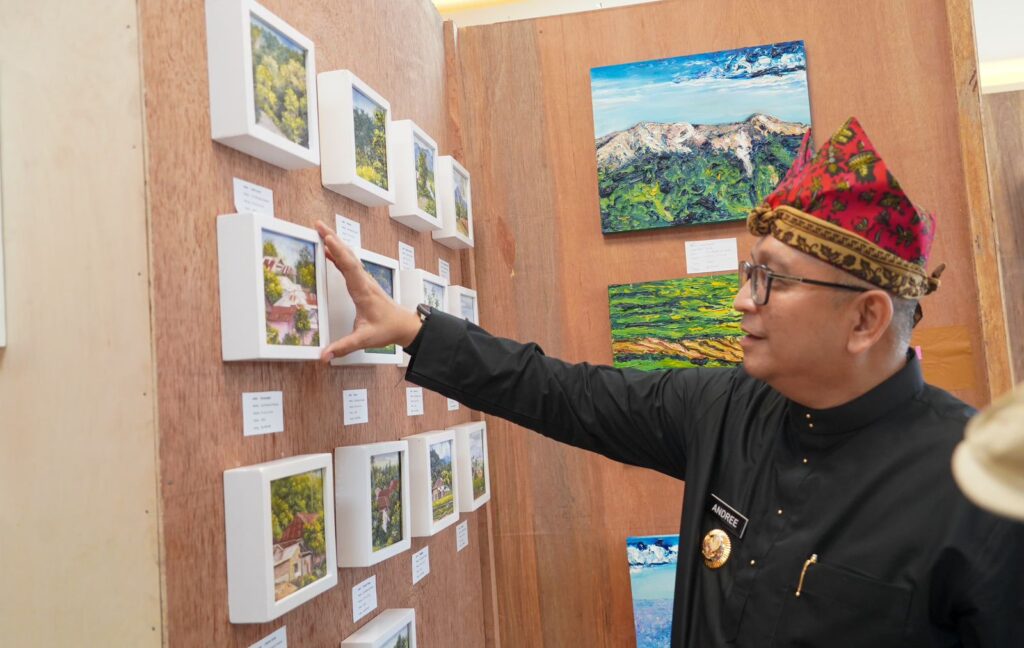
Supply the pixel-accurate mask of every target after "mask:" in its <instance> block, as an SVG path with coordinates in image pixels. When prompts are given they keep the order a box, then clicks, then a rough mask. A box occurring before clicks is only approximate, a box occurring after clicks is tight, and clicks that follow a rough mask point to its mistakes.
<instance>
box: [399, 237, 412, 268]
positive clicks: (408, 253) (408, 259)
mask: <svg viewBox="0 0 1024 648" xmlns="http://www.w3.org/2000/svg"><path fill="white" fill-rule="evenodd" d="M398 268H399V269H400V270H414V269H415V268H416V248H414V247H413V246H411V245H406V244H405V243H401V242H400V243H399V244H398Z"/></svg>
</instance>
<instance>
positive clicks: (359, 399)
mask: <svg viewBox="0 0 1024 648" xmlns="http://www.w3.org/2000/svg"><path fill="white" fill-rule="evenodd" d="M341 397H342V400H344V402H345V425H359V424H360V423H369V422H370V408H369V407H368V405H367V401H366V390H365V389H345V390H343V391H342V392H341Z"/></svg>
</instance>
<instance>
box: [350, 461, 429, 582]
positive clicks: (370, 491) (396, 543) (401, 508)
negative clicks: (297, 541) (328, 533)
mask: <svg viewBox="0 0 1024 648" xmlns="http://www.w3.org/2000/svg"><path fill="white" fill-rule="evenodd" d="M334 474H335V475H337V476H338V477H337V479H336V480H335V485H334V487H335V490H334V501H335V506H336V513H337V517H338V519H340V520H344V521H345V523H344V524H340V525H338V529H337V536H338V538H337V539H338V565H339V566H341V567H369V566H370V565H375V564H377V563H379V562H381V561H383V560H387V559H388V558H390V557H392V556H394V555H397V554H400V553H402V552H403V551H406V550H407V549H408V548H409V546H410V544H411V537H412V533H411V528H410V527H411V522H410V518H409V444H408V443H407V442H405V441H388V442H384V443H370V444H366V445H356V446H344V447H341V448H335V450H334Z"/></svg>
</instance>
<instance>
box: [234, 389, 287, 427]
mask: <svg viewBox="0 0 1024 648" xmlns="http://www.w3.org/2000/svg"><path fill="white" fill-rule="evenodd" d="M275 432H284V393H283V392H279V391H269V392H244V393H243V394H242V435H243V436H257V435H260V434H273V433H275Z"/></svg>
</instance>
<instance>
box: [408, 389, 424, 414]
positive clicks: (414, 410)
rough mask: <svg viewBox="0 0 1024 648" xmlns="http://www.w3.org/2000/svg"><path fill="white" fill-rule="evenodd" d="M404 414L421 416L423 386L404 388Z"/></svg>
mask: <svg viewBox="0 0 1024 648" xmlns="http://www.w3.org/2000/svg"><path fill="white" fill-rule="evenodd" d="M405 415H406V416H423V388H422V387H406V388H405Z"/></svg>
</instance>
